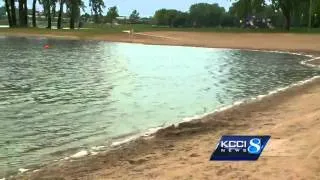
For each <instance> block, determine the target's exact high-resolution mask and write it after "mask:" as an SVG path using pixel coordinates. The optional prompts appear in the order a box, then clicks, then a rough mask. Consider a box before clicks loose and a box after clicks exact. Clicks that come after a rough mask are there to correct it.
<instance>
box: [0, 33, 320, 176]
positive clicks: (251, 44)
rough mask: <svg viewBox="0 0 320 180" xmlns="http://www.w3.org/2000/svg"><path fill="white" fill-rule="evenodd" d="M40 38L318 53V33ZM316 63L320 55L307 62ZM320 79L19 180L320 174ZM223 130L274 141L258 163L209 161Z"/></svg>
mask: <svg viewBox="0 0 320 180" xmlns="http://www.w3.org/2000/svg"><path fill="white" fill-rule="evenodd" d="M0 35H10V36H45V37H51V38H56V37H62V36H63V38H67V39H90V40H103V41H115V42H132V43H144V44H163V45H182V46H198V47H213V48H236V49H261V50H280V51H290V52H302V53H305V54H312V55H315V56H317V55H319V54H320V35H316V34H285V33H270V34H263V33H254V34H251V33H240V34H239V33H234V34H233V33H205V32H201V33H199V32H164V31H161V32H145V33H139V34H135V35H134V36H130V35H129V34H125V33H114V34H105V35H103V34H98V35H93V36H90V37H89V36H88V37H86V36H83V37H78V35H72V34H64V33H53V34H46V35H43V34H37V33H35V34H32V33H31V34H28V33H26V34H21V33H20V34H19V33H16V34H14V33H11V34H2V33H0ZM310 63H312V64H316V65H320V60H319V59H317V60H314V61H312V62H310ZM319 92H320V79H319V78H317V79H314V81H312V82H308V83H306V84H304V85H301V86H296V87H292V88H289V89H287V90H285V91H283V92H279V93H276V94H273V95H270V96H268V97H265V98H263V99H262V100H260V101H254V102H250V103H246V104H242V105H239V106H235V107H233V108H231V109H228V110H225V111H221V112H218V113H215V114H210V115H207V116H205V117H203V118H201V119H197V120H194V121H191V122H186V123H181V124H180V125H179V126H178V127H173V126H172V127H168V128H166V129H163V130H160V131H159V132H158V133H157V134H156V135H155V137H154V138H140V139H138V140H135V141H133V142H131V143H128V144H125V145H123V146H122V147H119V148H117V149H115V150H111V151H109V152H106V153H101V154H98V155H96V156H88V157H84V158H80V159H74V160H72V161H63V162H57V163H53V164H52V165H49V166H46V167H43V168H41V169H40V170H39V171H37V172H29V173H28V172H27V173H25V174H23V176H19V177H17V179H41V178H43V179H45V178H47V179H54V178H56V179H59V178H61V179H235V178H236V179H239V178H242V179H265V177H268V179H319V178H320V146H319V137H320V132H319V129H320V103H319V102H320V94H319ZM223 134H253V135H257V134H261V135H262V134H264V135H271V136H272V139H271V141H270V144H269V145H268V146H267V148H266V150H265V152H264V153H263V155H262V157H261V159H259V160H258V161H257V162H251V163H248V162H240V163H239V162H238V163H235V162H224V163H221V162H209V161H208V159H209V157H210V155H211V153H212V151H213V149H214V147H215V144H216V142H217V141H218V139H219V138H220V136H221V135H223Z"/></svg>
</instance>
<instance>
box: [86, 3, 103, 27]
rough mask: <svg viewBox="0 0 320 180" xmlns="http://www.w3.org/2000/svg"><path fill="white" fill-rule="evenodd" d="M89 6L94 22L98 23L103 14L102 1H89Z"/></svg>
mask: <svg viewBox="0 0 320 180" xmlns="http://www.w3.org/2000/svg"><path fill="white" fill-rule="evenodd" d="M89 6H90V7H91V10H92V12H93V15H94V19H93V20H94V22H95V23H100V22H101V21H100V19H101V16H102V13H103V8H105V5H104V2H103V0H90V1H89Z"/></svg>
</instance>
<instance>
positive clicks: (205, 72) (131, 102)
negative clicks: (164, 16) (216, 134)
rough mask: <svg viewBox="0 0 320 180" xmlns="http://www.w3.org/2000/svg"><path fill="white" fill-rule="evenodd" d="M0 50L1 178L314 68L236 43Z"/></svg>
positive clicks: (4, 45)
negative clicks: (233, 47)
mask: <svg viewBox="0 0 320 180" xmlns="http://www.w3.org/2000/svg"><path fill="white" fill-rule="evenodd" d="M45 44H49V45H50V46H51V48H49V49H44V48H43V45H45ZM0 49H1V52H0V55H1V56H0V58H1V59H0V122H1V126H0V176H2V175H5V174H6V173H8V172H9V171H11V170H16V169H18V168H20V167H27V166H28V165H34V164H39V162H48V161H51V160H53V159H57V158H60V157H62V156H64V155H66V154H68V153H70V152H77V151H78V150H79V149H85V148H88V147H90V146H94V145H103V144H106V145H107V144H109V143H110V142H111V141H112V140H113V139H114V138H117V137H120V136H121V137H123V136H126V135H129V134H133V133H137V132H141V131H144V130H146V129H148V128H150V127H157V126H160V125H162V124H164V123H174V122H178V121H179V120H181V118H184V117H188V116H193V115H196V114H203V113H205V112H207V111H212V110H213V109H215V108H217V107H221V106H223V105H227V104H231V103H232V102H233V101H236V100H241V99H244V98H248V97H252V96H256V95H259V94H264V93H266V92H267V91H270V90H274V89H276V88H278V87H283V86H286V85H289V84H291V83H293V82H296V81H299V80H303V79H306V78H310V77H312V76H314V75H319V72H318V71H316V70H315V69H310V68H307V67H304V66H301V65H299V63H298V62H299V61H300V60H302V59H303V57H299V56H292V55H286V54H273V53H262V52H247V51H238V50H219V49H208V48H191V47H168V46H148V45H137V44H125V43H107V42H96V41H59V40H47V39H28V38H0ZM1 170H2V171H1Z"/></svg>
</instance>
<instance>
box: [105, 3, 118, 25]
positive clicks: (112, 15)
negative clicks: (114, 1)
mask: <svg viewBox="0 0 320 180" xmlns="http://www.w3.org/2000/svg"><path fill="white" fill-rule="evenodd" d="M118 16H119V14H118V8H117V6H113V7H110V8H109V9H108V12H107V15H106V20H107V22H109V23H112V22H113V20H115V19H116V18H117V17H118Z"/></svg>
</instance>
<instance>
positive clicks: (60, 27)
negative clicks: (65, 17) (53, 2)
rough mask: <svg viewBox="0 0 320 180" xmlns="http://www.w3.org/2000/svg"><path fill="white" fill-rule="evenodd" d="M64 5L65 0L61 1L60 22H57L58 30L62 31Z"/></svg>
mask: <svg viewBox="0 0 320 180" xmlns="http://www.w3.org/2000/svg"><path fill="white" fill-rule="evenodd" d="M63 4H64V0H59V13H58V22H57V28H58V29H62V13H63Z"/></svg>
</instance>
